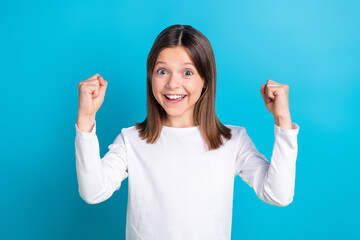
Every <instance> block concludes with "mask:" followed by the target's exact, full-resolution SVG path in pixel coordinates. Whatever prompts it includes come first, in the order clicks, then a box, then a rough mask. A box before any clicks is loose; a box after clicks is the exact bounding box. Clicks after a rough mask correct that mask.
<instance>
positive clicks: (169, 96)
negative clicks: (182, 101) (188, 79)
mask: <svg viewBox="0 0 360 240" xmlns="http://www.w3.org/2000/svg"><path fill="white" fill-rule="evenodd" d="M166 96H167V97H168V98H171V99H177V98H182V97H184V96H185V95H166Z"/></svg>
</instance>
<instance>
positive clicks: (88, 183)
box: [75, 122, 299, 240]
mask: <svg viewBox="0 0 360 240" xmlns="http://www.w3.org/2000/svg"><path fill="white" fill-rule="evenodd" d="M225 126H227V127H229V128H231V133H232V138H231V139H230V140H226V139H224V140H225V143H224V145H222V146H221V147H220V148H219V149H216V150H212V151H206V149H205V145H204V144H205V142H204V141H203V139H202V137H201V134H200V130H199V127H198V126H196V127H188V128H173V127H167V126H164V127H163V130H162V132H161V136H160V138H159V139H158V142H157V143H156V144H147V143H146V140H141V138H139V137H138V132H137V130H136V128H135V126H131V127H128V128H123V129H122V130H121V133H120V134H118V135H117V137H116V139H115V141H114V142H113V143H112V144H110V145H109V146H108V148H109V151H108V152H107V153H106V154H105V156H104V157H103V158H100V154H99V142H98V138H97V135H96V122H95V126H94V127H93V129H92V131H91V132H82V131H80V130H79V129H78V127H77V125H76V124H75V129H76V137H75V152H76V172H77V179H78V184H79V194H80V196H81V198H82V199H83V200H84V201H85V202H87V203H89V204H96V203H100V202H103V201H105V200H107V199H108V198H109V197H110V196H111V195H112V194H113V193H114V191H116V190H119V188H120V186H121V182H122V181H123V180H124V179H125V178H127V177H128V184H129V185H128V206H127V217H126V239H127V240H162V239H164V240H192V239H200V240H204V239H206V240H225V239H226V240H229V239H230V238H231V224H232V207H233V189H234V178H235V177H236V176H237V175H239V176H240V177H241V178H242V179H243V180H244V181H245V182H246V183H247V184H248V185H249V186H250V187H252V188H253V189H254V191H255V193H256V195H257V196H258V197H259V198H260V199H261V200H262V201H264V202H265V203H268V204H271V205H275V206H280V207H284V206H286V205H288V204H290V203H291V202H292V200H293V196H294V189H295V167H296V158H297V151H298V147H297V135H298V132H299V126H298V125H297V124H295V123H292V129H285V128H281V127H279V126H277V125H276V124H274V133H275V143H274V147H273V153H272V156H271V163H270V162H269V161H268V160H267V159H266V158H265V156H264V155H262V154H261V153H260V152H258V150H257V149H256V147H255V145H254V144H253V142H252V140H251V139H250V138H249V136H248V134H247V133H246V130H245V128H244V127H239V126H233V125H225Z"/></svg>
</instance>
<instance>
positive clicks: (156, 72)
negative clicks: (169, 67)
mask: <svg viewBox="0 0 360 240" xmlns="http://www.w3.org/2000/svg"><path fill="white" fill-rule="evenodd" d="M161 70H165V69H163V68H159V69H158V70H157V71H156V73H159V71H161ZM160 75H161V74H160Z"/></svg>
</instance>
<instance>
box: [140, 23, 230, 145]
mask: <svg viewBox="0 0 360 240" xmlns="http://www.w3.org/2000/svg"><path fill="white" fill-rule="evenodd" d="M177 46H183V47H185V48H186V49H187V52H188V53H189V54H190V56H191V59H192V60H193V62H194V65H195V67H196V69H197V71H198V72H199V75H200V76H201V78H202V79H204V81H205V83H204V86H205V87H204V88H203V90H202V92H201V95H200V98H199V99H198V101H197V102H196V103H195V107H194V112H193V116H194V122H195V124H196V125H198V126H199V127H200V132H201V135H202V137H203V139H204V141H205V143H206V146H207V150H214V149H218V148H219V147H220V146H221V145H222V144H223V139H222V137H224V138H226V139H231V137H232V135H231V129H230V128H228V127H226V126H225V125H223V124H222V123H221V122H220V121H219V119H218V118H217V116H216V111H215V95H216V63H215V56H214V52H213V50H212V47H211V44H210V42H209V40H208V39H207V38H206V37H205V36H204V35H203V34H202V33H201V32H200V31H198V30H196V29H195V28H193V27H191V26H190V25H179V24H176V25H171V26H169V27H167V28H165V29H164V30H163V31H162V32H161V33H160V34H159V35H158V36H157V38H156V39H155V41H154V44H153V46H152V48H151V49H150V52H149V55H148V58H147V63H146V68H147V81H146V85H147V87H146V88H147V117H146V118H145V120H144V121H143V122H141V123H136V122H135V124H136V129H137V130H138V132H139V136H140V137H141V139H142V140H144V139H146V142H147V143H152V144H153V143H156V141H157V140H158V138H159V137H160V134H161V130H162V127H163V125H164V122H165V120H166V115H167V114H166V111H165V110H164V109H163V107H162V106H161V105H160V104H159V103H158V102H157V100H156V99H155V97H154V95H153V92H152V85H151V84H152V75H153V71H154V67H155V63H156V60H157V57H158V55H159V53H160V52H161V51H162V50H163V49H164V48H173V47H177Z"/></svg>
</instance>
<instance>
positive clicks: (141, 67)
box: [0, 0, 360, 240]
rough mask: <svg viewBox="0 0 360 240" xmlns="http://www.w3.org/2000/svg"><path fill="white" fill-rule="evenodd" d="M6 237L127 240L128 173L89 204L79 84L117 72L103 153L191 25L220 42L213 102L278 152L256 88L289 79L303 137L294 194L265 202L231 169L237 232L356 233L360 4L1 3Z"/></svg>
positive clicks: (0, 178) (137, 111)
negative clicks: (154, 67) (151, 68)
mask: <svg viewBox="0 0 360 240" xmlns="http://www.w3.org/2000/svg"><path fill="white" fill-rule="evenodd" d="M0 9H1V15H0V26H1V38H0V72H1V82H2V84H1V86H2V88H1V94H0V99H1V103H2V104H1V118H0V121H1V145H0V146H1V168H0V182H1V191H2V192H1V199H0V201H1V202H0V207H1V213H0V238H1V239H125V220H126V207H127V191H128V188H127V187H128V184H127V183H128V180H127V179H126V180H124V181H123V183H122V186H121V188H120V190H119V191H117V192H115V193H114V194H113V196H112V197H111V198H110V199H108V200H107V201H105V202H102V203H100V204H96V205H88V204H86V203H85V202H84V201H83V200H82V199H81V198H80V196H79V193H78V185H77V178H76V169H75V146H74V140H75V123H76V117H77V107H78V89H77V84H78V82H80V81H83V80H85V79H87V78H88V77H90V76H92V75H94V74H96V73H99V74H101V75H102V76H103V77H104V79H105V80H107V81H108V88H107V93H106V97H105V101H104V104H103V105H102V107H101V108H100V110H99V111H98V113H97V119H96V120H97V135H98V138H99V141H100V149H101V156H103V155H104V154H105V153H106V152H107V151H108V148H107V147H108V145H109V144H111V143H112V142H113V141H114V139H115V137H116V136H117V134H119V133H120V130H121V129H122V128H124V127H129V126H132V125H134V122H140V121H143V120H144V119H145V117H146V58H147V55H148V53H149V51H150V48H151V46H152V44H153V42H154V40H155V38H156V36H157V35H158V34H159V33H160V32H161V31H162V30H163V29H165V28H166V27H168V26H170V25H172V24H188V25H191V26H193V27H195V28H196V29H198V30H199V31H201V32H202V33H203V34H204V35H205V36H206V37H207V38H208V39H209V40H210V42H211V44H212V47H213V50H214V53H215V58H216V63H217V70H218V75H217V76H218V85H217V96H216V111H217V114H218V117H219V119H220V121H221V122H222V123H224V124H232V125H238V126H244V127H245V128H246V129H247V132H248V134H249V136H250V137H251V139H252V140H253V142H254V143H255V145H256V147H257V149H258V150H259V151H260V152H261V153H263V154H264V155H265V156H266V157H267V158H268V159H269V160H270V158H271V154H272V148H273V143H274V119H273V117H272V115H271V114H270V113H269V112H268V111H267V110H266V108H265V105H264V103H263V100H262V96H261V94H260V87H261V84H263V83H266V81H267V80H268V79H272V80H274V81H276V82H279V83H284V84H287V85H289V87H290V92H289V100H290V113H291V117H292V121H293V122H294V123H297V124H298V125H299V126H300V132H299V135H298V145H299V153H298V159H297V172H296V187H295V195H294V200H293V202H292V203H291V204H290V205H289V206H287V207H285V208H281V207H276V206H272V205H269V204H266V203H264V202H262V201H261V200H260V199H259V198H257V196H256V195H255V192H254V191H253V189H252V188H250V187H249V186H248V185H247V184H246V183H245V182H243V181H242V179H241V178H240V177H239V176H237V177H236V178H235V189H234V205H233V210H234V211H233V224H232V239H253V240H254V239H265V238H266V239H355V238H359V237H360V234H359V219H358V215H359V204H358V203H359V200H358V199H359V190H360V188H359V185H360V180H359V167H360V165H359V155H358V154H357V152H356V149H357V147H358V146H359V140H358V139H359V138H358V136H359V134H360V131H359V125H358V124H357V123H359V114H360V111H359V109H360V108H359V106H358V103H359V97H360V94H359V87H360V81H359V80H360V79H359V78H360V68H359V66H360V44H359V43H360V26H359V25H360V17H359V16H360V15H359V11H360V3H359V1H314V0H305V1H304V0H302V1H207V2H206V3H205V2H203V1H188V0H185V1H157V2H155V1H88V0H87V1H74V0H72V1H39V0H34V1H3V0H2V1H0Z"/></svg>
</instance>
